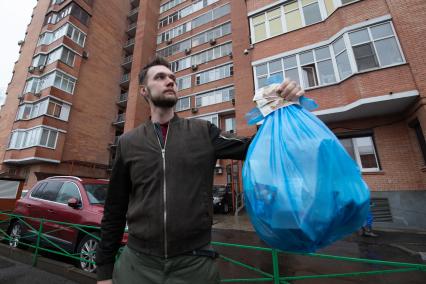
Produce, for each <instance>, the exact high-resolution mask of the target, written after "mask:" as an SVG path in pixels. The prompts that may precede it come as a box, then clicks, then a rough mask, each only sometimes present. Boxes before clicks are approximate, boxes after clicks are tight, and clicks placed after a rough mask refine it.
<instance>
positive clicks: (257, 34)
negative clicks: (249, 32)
mask: <svg viewBox="0 0 426 284" xmlns="http://www.w3.org/2000/svg"><path fill="white" fill-rule="evenodd" d="M252 22H253V28H254V38H255V39H256V41H261V40H263V39H265V38H266V37H267V35H266V23H265V15H264V14H262V15H260V16H257V17H256V18H253V20H252Z"/></svg>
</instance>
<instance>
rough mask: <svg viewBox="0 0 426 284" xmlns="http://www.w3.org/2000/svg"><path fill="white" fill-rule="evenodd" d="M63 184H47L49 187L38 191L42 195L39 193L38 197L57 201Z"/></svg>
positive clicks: (53, 182) (56, 182)
mask: <svg viewBox="0 0 426 284" xmlns="http://www.w3.org/2000/svg"><path fill="white" fill-rule="evenodd" d="M62 184H63V182H62V181H49V182H47V185H46V186H45V187H43V189H41V190H38V191H41V192H40V194H39V193H38V191H37V197H38V198H41V199H44V200H49V201H56V196H57V195H58V192H59V189H60V188H61V187H62Z"/></svg>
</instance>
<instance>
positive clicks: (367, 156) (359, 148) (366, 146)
mask: <svg viewBox="0 0 426 284" xmlns="http://www.w3.org/2000/svg"><path fill="white" fill-rule="evenodd" d="M340 142H341V143H342V145H343V146H344V147H345V149H346V151H347V152H348V154H349V155H350V156H351V157H352V158H353V159H354V160H355V162H356V163H357V164H358V166H359V167H360V169H361V170H362V171H364V172H371V171H379V170H380V168H379V161H378V159H377V155H376V150H375V147H374V143H373V138H372V137H371V136H365V137H354V138H344V139H340Z"/></svg>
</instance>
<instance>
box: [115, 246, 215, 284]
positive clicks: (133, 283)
mask: <svg viewBox="0 0 426 284" xmlns="http://www.w3.org/2000/svg"><path fill="white" fill-rule="evenodd" d="M113 283H114V284H199V283H203V284H204V283H215V284H216V283H220V277H219V269H218V267H217V263H216V260H214V259H213V258H210V257H205V256H192V255H181V256H176V257H172V258H168V259H164V258H161V257H156V256H150V255H146V254H143V253H139V252H136V251H135V250H133V249H131V248H129V247H127V246H126V247H125V248H124V250H123V252H122V254H121V256H120V258H119V259H118V261H117V262H116V263H115V265H114V273H113Z"/></svg>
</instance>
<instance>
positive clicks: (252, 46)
mask: <svg viewBox="0 0 426 284" xmlns="http://www.w3.org/2000/svg"><path fill="white" fill-rule="evenodd" d="M253 48H254V44H250V45H249V47H248V48H246V49H244V55H247V54H248V53H249V51H250V50H252V49H253Z"/></svg>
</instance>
